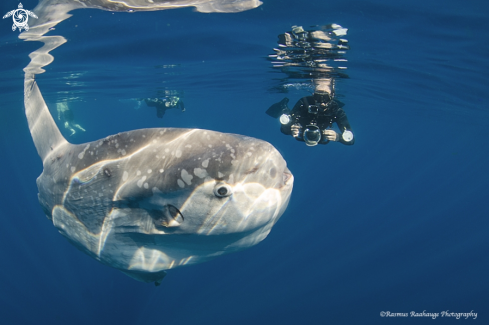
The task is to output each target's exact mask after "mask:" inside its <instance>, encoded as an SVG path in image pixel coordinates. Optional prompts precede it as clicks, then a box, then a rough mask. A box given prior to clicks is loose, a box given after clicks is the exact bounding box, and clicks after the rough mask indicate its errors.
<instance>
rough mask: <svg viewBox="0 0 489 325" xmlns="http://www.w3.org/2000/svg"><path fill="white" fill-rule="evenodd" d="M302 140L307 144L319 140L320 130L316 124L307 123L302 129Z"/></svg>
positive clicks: (312, 144) (312, 143) (309, 144)
mask: <svg viewBox="0 0 489 325" xmlns="http://www.w3.org/2000/svg"><path fill="white" fill-rule="evenodd" d="M302 138H303V139H304V142H305V143H306V145H307V146H309V147H311V146H315V145H317V144H318V143H319V141H321V130H320V129H319V127H318V126H317V125H314V124H311V125H307V126H306V128H305V129H304V134H303V135H302Z"/></svg>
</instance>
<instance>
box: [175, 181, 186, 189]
mask: <svg viewBox="0 0 489 325" xmlns="http://www.w3.org/2000/svg"><path fill="white" fill-rule="evenodd" d="M177 183H178V186H180V187H181V188H184V187H185V184H184V183H183V182H182V180H181V179H177Z"/></svg>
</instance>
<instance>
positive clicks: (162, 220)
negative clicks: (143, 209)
mask: <svg viewBox="0 0 489 325" xmlns="http://www.w3.org/2000/svg"><path fill="white" fill-rule="evenodd" d="M148 212H149V214H150V215H151V218H152V219H153V223H154V225H155V226H156V227H167V228H171V227H178V226H180V225H181V224H182V223H183V215H182V213H181V212H180V210H178V209H177V208H176V207H174V206H173V205H171V204H168V205H165V206H164V207H163V209H162V210H151V211H148Z"/></svg>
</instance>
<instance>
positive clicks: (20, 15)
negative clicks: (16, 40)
mask: <svg viewBox="0 0 489 325" xmlns="http://www.w3.org/2000/svg"><path fill="white" fill-rule="evenodd" d="M10 16H12V19H13V20H14V24H13V25H12V30H13V31H15V29H16V28H19V32H21V31H22V28H23V29H25V30H29V25H27V21H28V20H29V16H31V17H34V18H37V16H36V14H34V13H33V12H32V11H29V10H25V9H23V7H22V3H19V9H15V10H12V11H9V12H7V14H6V15H5V16H3V19H5V18H8V17H10Z"/></svg>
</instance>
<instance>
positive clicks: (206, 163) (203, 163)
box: [202, 158, 210, 168]
mask: <svg viewBox="0 0 489 325" xmlns="http://www.w3.org/2000/svg"><path fill="white" fill-rule="evenodd" d="M209 160H210V158H207V159H206V160H204V161H202V167H204V168H207V167H209Z"/></svg>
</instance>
